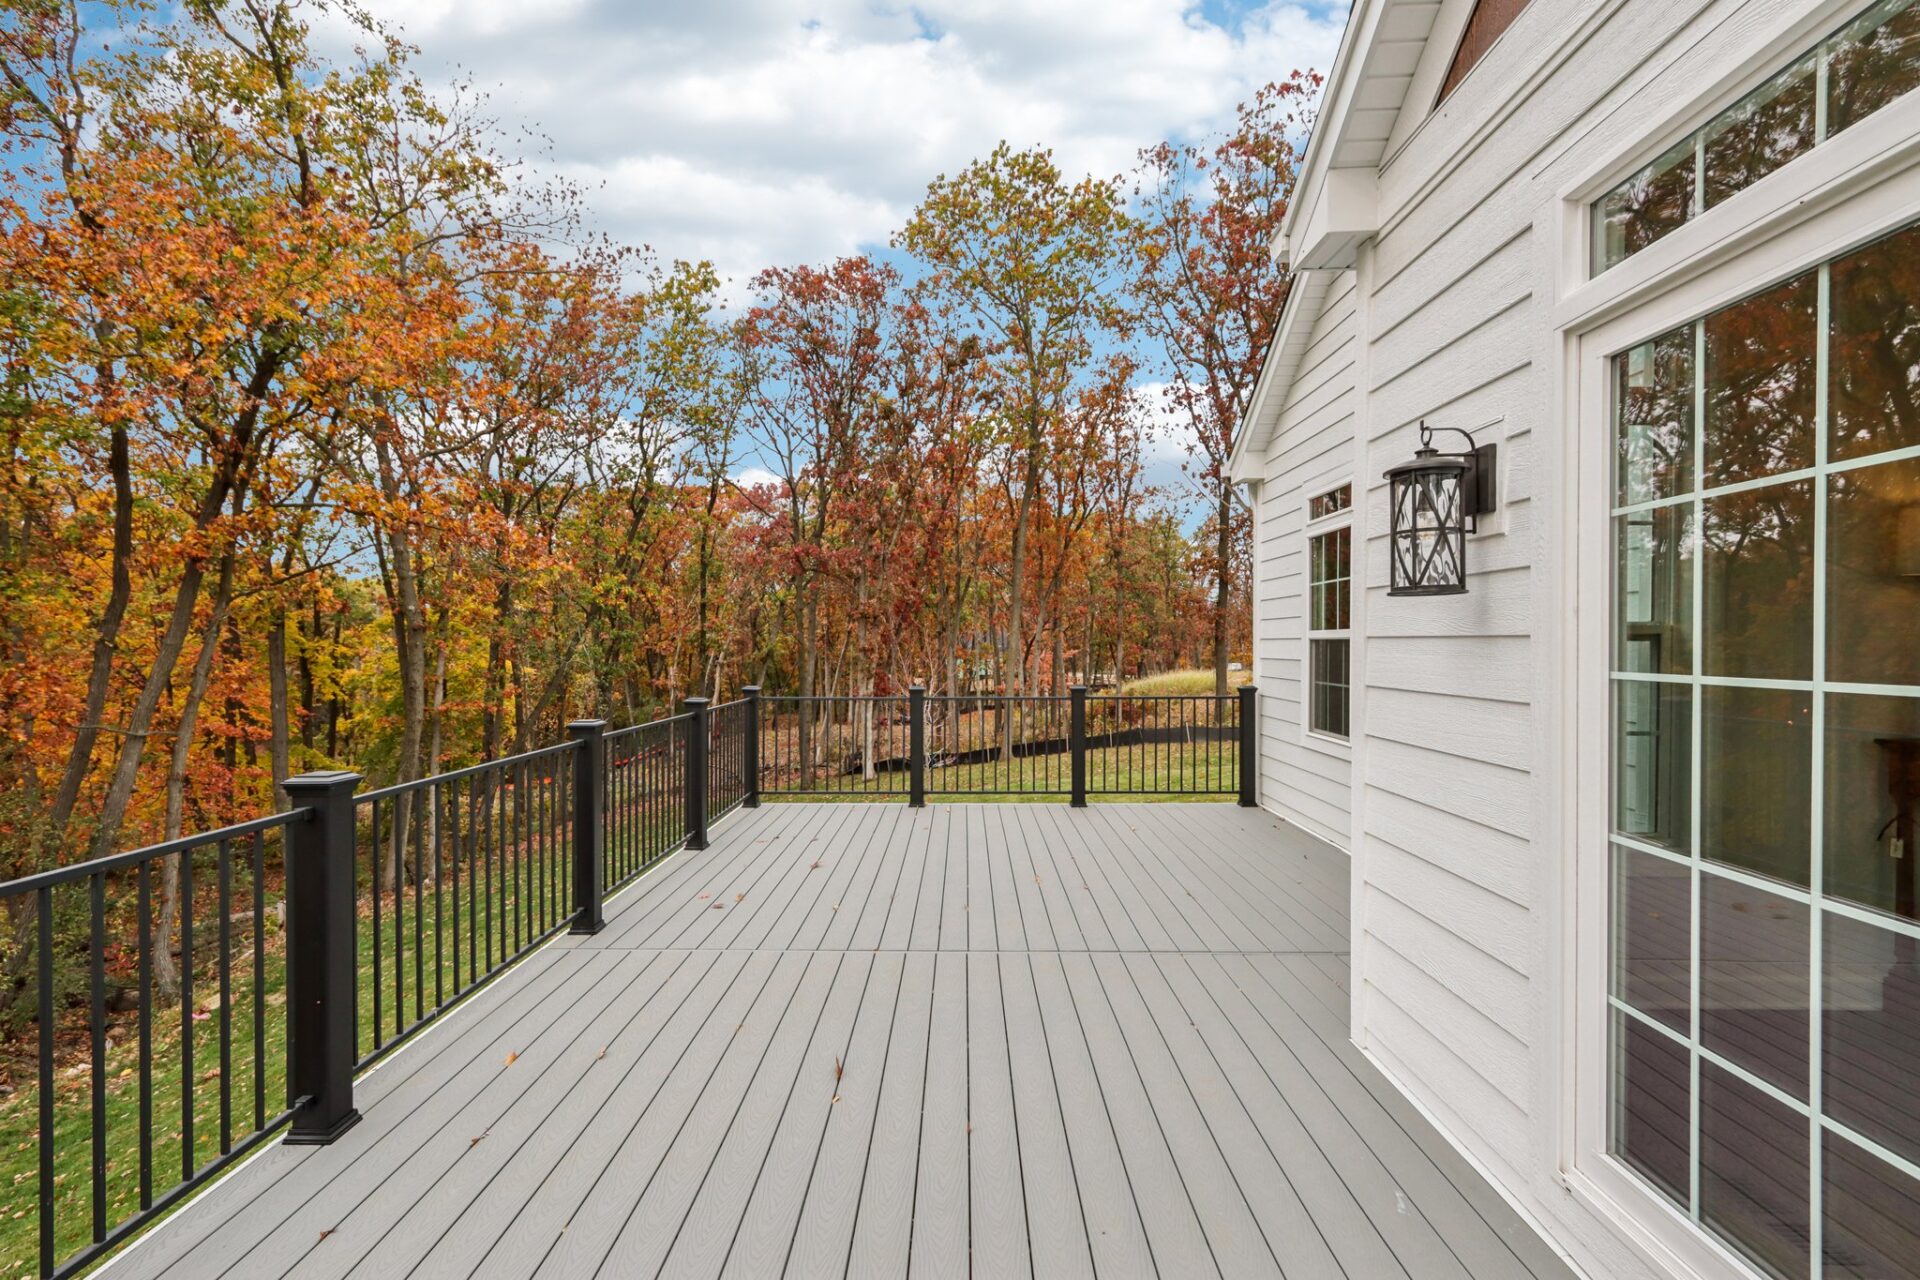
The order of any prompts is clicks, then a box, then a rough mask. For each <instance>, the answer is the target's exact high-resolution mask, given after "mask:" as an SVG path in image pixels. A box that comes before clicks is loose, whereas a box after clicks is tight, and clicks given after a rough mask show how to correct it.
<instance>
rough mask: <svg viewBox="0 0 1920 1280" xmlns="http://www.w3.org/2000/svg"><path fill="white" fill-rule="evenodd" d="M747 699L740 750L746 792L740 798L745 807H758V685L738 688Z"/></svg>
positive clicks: (742, 805)
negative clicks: (745, 731) (742, 743)
mask: <svg viewBox="0 0 1920 1280" xmlns="http://www.w3.org/2000/svg"><path fill="white" fill-rule="evenodd" d="M740 696H741V697H743V698H745V699H746V700H747V716H746V720H747V741H746V745H745V748H744V749H743V751H742V752H741V755H742V760H741V767H742V768H743V769H744V770H745V771H746V775H747V778H746V784H747V793H746V795H744V796H742V797H741V799H740V805H741V807H742V808H746V809H758V808H759V807H760V686H759V685H757V684H750V685H747V686H746V687H744V688H743V689H741V690H740Z"/></svg>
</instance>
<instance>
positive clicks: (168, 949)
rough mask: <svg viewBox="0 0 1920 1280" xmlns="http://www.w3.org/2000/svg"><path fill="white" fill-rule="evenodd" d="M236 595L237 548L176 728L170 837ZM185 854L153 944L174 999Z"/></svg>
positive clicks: (163, 901)
mask: <svg viewBox="0 0 1920 1280" xmlns="http://www.w3.org/2000/svg"><path fill="white" fill-rule="evenodd" d="M232 595H233V552H231V551H229V552H227V554H226V555H224V556H222V557H220V577H219V580H218V583H217V585H216V586H215V587H214V594H213V613H212V615H211V616H210V617H209V618H208V619H207V629H206V632H205V633H204V634H203V635H202V636H201V639H200V652H199V653H198V654H197V655H196V656H195V657H194V660H193V675H192V677H191V678H190V679H189V681H188V684H187V696H186V698H185V699H184V700H183V701H182V702H181V704H180V723H179V725H178V726H177V727H176V728H175V729H174V733H173V756H172V759H171V760H170V761H169V763H168V768H167V810H166V830H165V838H166V839H168V840H178V839H179V838H180V832H181V827H182V826H183V825H184V823H185V816H186V801H187V765H188V763H189V757H190V755H191V753H192V750H193V735H194V727H195V724H196V723H197V722H198V720H199V717H200V704H201V703H202V702H203V701H204V700H205V699H206V696H207V685H208V683H209V682H210V681H211V679H212V676H213V658H214V651H215V650H216V649H217V648H218V647H219V644H220V633H221V632H222V630H224V629H225V627H226V622H227V603H228V601H229V600H230V599H231V598H232ZM180 905H181V904H180V855H179V854H177V853H176V854H171V855H169V856H168V857H167V858H166V859H165V860H164V866H163V869H162V870H161V873H160V943H161V945H159V946H158V947H155V948H154V955H153V972H154V981H155V982H156V984H157V985H158V986H159V989H160V994H161V998H162V999H163V1000H167V1001H171V1000H173V998H174V997H175V996H176V995H178V994H179V991H180V971H179V970H178V969H177V968H175V967H174V962H173V947H172V946H171V945H170V943H169V942H168V939H170V938H172V937H173V931H174V926H175V924H176V922H177V921H178V920H179V918H180Z"/></svg>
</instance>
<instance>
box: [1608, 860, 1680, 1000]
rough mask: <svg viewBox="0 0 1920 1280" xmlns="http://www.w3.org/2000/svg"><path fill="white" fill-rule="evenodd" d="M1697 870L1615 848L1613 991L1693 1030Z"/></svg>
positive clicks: (1624, 998)
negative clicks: (1694, 910) (1691, 1010)
mask: <svg viewBox="0 0 1920 1280" xmlns="http://www.w3.org/2000/svg"><path fill="white" fill-rule="evenodd" d="M1692 935H1693V871H1692V869H1691V868H1689V867H1687V866H1686V865H1684V864H1682V863H1678V862H1673V861H1671V860H1669V859H1667V858H1659V857H1655V856H1654V855H1653V854H1651V853H1642V852H1640V851H1639V850H1638V849H1629V848H1627V847H1626V846H1624V845H1615V846H1614V847H1613V994H1614V995H1616V996H1618V997H1619V998H1620V999H1622V1000H1624V1001H1626V1002H1627V1003H1628V1004H1630V1005H1632V1006H1633V1007H1634V1008H1636V1009H1638V1010H1639V1011H1640V1012H1642V1013H1644V1014H1646V1015H1647V1016H1648V1017H1650V1018H1654V1019H1657V1020H1658V1021H1660V1022H1662V1023H1665V1024H1666V1025H1667V1026H1670V1027H1672V1028H1673V1029H1674V1030H1675V1031H1677V1032H1679V1033H1680V1034H1681V1035H1683V1036H1684V1035H1690V1034H1692V1023H1693V1019H1692V1017H1691V1015H1690V1014H1689V1012H1688V1010H1689V1009H1691V1008H1692V1003H1691V1002H1692V999H1693V995H1692V991H1693V986H1692V983H1693V977H1692V975H1693V960H1692V955H1693V943H1692Z"/></svg>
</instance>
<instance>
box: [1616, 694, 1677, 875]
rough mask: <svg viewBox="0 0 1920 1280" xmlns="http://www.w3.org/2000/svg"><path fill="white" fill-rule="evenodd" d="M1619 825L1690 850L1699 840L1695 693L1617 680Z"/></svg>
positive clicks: (1657, 841) (1622, 830) (1647, 838)
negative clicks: (1696, 830) (1693, 802)
mask: <svg viewBox="0 0 1920 1280" xmlns="http://www.w3.org/2000/svg"><path fill="white" fill-rule="evenodd" d="M1613 701H1614V707H1613V718H1614V730H1613V732H1614V745H1613V797H1614V798H1613V829H1614V830H1615V831H1617V832H1619V833H1620V834H1621V835H1624V836H1632V837H1634V838H1635V839H1637V840H1644V841H1646V842H1647V843H1648V844H1657V845H1659V846H1661V847H1662V848H1665V849H1672V850H1675V851H1676V852H1680V853H1685V852H1687V850H1688V849H1690V848H1691V847H1692V842H1693V810H1692V806H1691V803H1690V799H1689V797H1690V796H1691V794H1692V793H1691V790H1690V783H1691V780H1692V777H1693V764H1692V750H1693V734H1692V723H1693V691H1692V690H1691V689H1689V688H1688V687H1687V686H1686V685H1683V684H1655V683H1653V682H1651V681H1646V680H1616V681H1614V689H1613Z"/></svg>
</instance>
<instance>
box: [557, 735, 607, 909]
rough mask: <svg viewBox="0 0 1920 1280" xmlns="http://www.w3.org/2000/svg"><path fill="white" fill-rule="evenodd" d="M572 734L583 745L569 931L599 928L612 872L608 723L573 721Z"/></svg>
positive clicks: (577, 769) (577, 762) (576, 768)
mask: <svg viewBox="0 0 1920 1280" xmlns="http://www.w3.org/2000/svg"><path fill="white" fill-rule="evenodd" d="M567 736H568V737H569V738H572V739H573V740H574V742H576V743H577V744H579V747H578V749H579V754H578V755H576V756H575V757H574V758H573V923H572V924H571V925H568V926H567V932H568V933H578V934H589V933H598V932H600V930H601V929H603V928H605V927H606V923H607V922H606V919H605V917H603V916H602V915H601V913H600V904H601V899H603V898H605V897H606V883H607V873H606V864H605V862H604V855H605V854H606V851H607V829H606V817H607V799H606V797H607V722H606V721H605V720H574V721H572V722H570V723H569V724H568V725H567Z"/></svg>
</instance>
